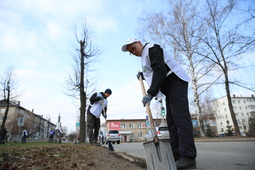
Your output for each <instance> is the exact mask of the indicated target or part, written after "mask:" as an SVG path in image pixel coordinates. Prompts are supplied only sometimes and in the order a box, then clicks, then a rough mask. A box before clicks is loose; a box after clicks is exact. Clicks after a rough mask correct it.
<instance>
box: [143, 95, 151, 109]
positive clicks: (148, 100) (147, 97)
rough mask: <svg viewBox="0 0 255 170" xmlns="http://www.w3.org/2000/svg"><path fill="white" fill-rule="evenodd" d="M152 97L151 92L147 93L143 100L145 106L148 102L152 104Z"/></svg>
mask: <svg viewBox="0 0 255 170" xmlns="http://www.w3.org/2000/svg"><path fill="white" fill-rule="evenodd" d="M151 99H152V96H151V95H150V94H146V95H145V96H144V97H143V100H142V102H143V106H144V107H145V105H146V103H148V105H149V106H150V102H151Z"/></svg>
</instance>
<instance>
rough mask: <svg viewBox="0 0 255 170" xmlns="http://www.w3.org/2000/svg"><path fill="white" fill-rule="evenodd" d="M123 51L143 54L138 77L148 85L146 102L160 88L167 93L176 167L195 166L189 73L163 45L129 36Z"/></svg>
mask: <svg viewBox="0 0 255 170" xmlns="http://www.w3.org/2000/svg"><path fill="white" fill-rule="evenodd" d="M122 51H123V52H126V51H128V52H130V54H133V55H135V56H137V57H141V63H142V71H143V72H140V73H138V75H137V77H138V78H139V77H142V78H143V79H145V80H146V82H147V84H148V86H149V89H148V91H147V94H146V95H145V96H144V97H143V99H142V103H143V105H144V106H145V105H146V103H148V104H149V105H150V101H151V100H152V98H153V97H155V96H157V94H158V93H159V91H161V92H162V93H163V94H164V95H165V96H166V108H167V115H166V119H167V124H168V130H169V132H170V142H171V146H172V151H173V155H174V158H175V160H176V166H177V168H178V169H181V168H191V167H196V159H195V158H196V155H197V151H196V147H195V144H194V137H193V128H192V123H191V117H190V112H189V102H188V82H189V80H190V78H189V76H188V75H187V73H186V72H185V71H184V70H183V69H182V68H181V66H180V65H179V64H178V63H177V62H176V60H175V59H174V58H173V57H172V56H171V55H170V54H169V53H167V52H166V51H165V50H164V49H163V48H162V47H161V46H160V45H157V44H153V43H146V44H145V45H143V44H142V43H141V42H140V41H139V40H137V39H136V38H129V39H128V40H127V41H126V43H125V44H124V45H123V46H122Z"/></svg>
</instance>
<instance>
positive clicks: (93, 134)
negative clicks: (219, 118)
mask: <svg viewBox="0 0 255 170" xmlns="http://www.w3.org/2000/svg"><path fill="white" fill-rule="evenodd" d="M122 51H123V52H129V53H130V54H133V55H135V56H137V57H140V58H141V65H142V72H140V73H138V75H137V77H138V78H139V77H142V79H143V80H145V81H146V82H147V84H148V87H149V88H148V90H147V94H146V95H145V96H144V97H143V98H142V104H143V106H145V105H146V104H148V105H150V102H151V100H152V99H153V97H157V96H160V94H161V95H162V94H163V95H164V96H165V98H166V108H167V114H166V119H167V124H168V130H169V132H170V144H171V147H172V152H173V155H174V158H175V161H176V166H177V168H178V169H180V168H189V167H194V166H196V159H195V158H196V155H197V151H196V147H195V144H194V137H193V128H192V123H191V117H190V112H189V102H188V82H189V81H190V78H189V76H188V74H187V73H186V72H185V71H184V70H183V68H182V67H181V66H180V64H179V63H178V62H177V61H176V60H175V59H174V57H173V56H172V55H170V54H169V53H167V52H166V51H165V49H163V48H162V47H161V46H160V45H158V44H153V43H146V44H144V45H143V44H142V43H141V41H139V40H138V39H136V38H129V39H128V40H127V41H126V42H125V43H124V45H123V46H122ZM111 94H112V90H111V89H106V90H105V91H104V92H96V93H94V94H93V95H92V96H91V97H90V105H89V107H88V109H87V123H88V124H87V125H88V136H89V142H90V144H91V145H95V146H98V145H100V144H99V143H98V134H99V128H100V116H101V115H103V117H105V118H107V114H106V112H107V104H108V101H107V98H108V97H109V96H111ZM26 136H27V132H26V131H23V137H22V143H24V142H26ZM53 136H54V133H53V132H52V133H51V134H50V140H49V141H51V142H52V140H53ZM1 139H2V137H1Z"/></svg>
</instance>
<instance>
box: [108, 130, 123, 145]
mask: <svg viewBox="0 0 255 170" xmlns="http://www.w3.org/2000/svg"><path fill="white" fill-rule="evenodd" d="M109 141H111V142H112V143H113V144H115V142H117V144H120V133H119V131H118V130H109V132H108V134H107V136H106V143H107V142H109Z"/></svg>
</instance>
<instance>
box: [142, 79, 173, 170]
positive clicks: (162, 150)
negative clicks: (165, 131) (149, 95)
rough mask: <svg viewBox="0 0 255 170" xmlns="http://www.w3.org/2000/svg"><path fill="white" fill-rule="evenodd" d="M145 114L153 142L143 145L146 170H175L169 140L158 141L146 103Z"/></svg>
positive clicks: (143, 91)
mask: <svg viewBox="0 0 255 170" xmlns="http://www.w3.org/2000/svg"><path fill="white" fill-rule="evenodd" d="M139 81H140V85H141V89H142V93H143V96H145V95H146V92H145V87H144V84H143V79H142V76H140V77H139ZM145 107H146V113H147V114H148V118H149V121H150V126H151V130H152V135H153V136H154V138H153V141H149V142H145V143H143V147H144V152H145V158H146V164H147V169H149V170H170V169H171V170H176V164H175V161H174V156H173V152H172V149H171V145H170V141H169V140H159V138H158V135H157V133H156V129H155V125H154V121H153V117H152V114H151V109H150V106H149V105H148V103H146V105H145Z"/></svg>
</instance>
